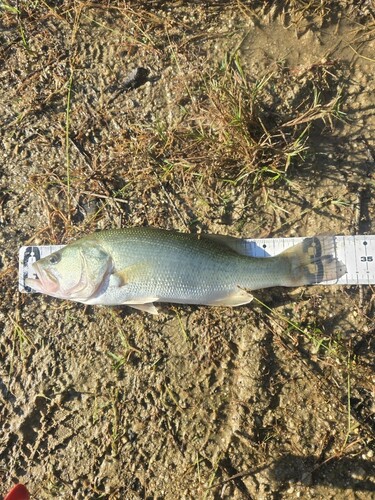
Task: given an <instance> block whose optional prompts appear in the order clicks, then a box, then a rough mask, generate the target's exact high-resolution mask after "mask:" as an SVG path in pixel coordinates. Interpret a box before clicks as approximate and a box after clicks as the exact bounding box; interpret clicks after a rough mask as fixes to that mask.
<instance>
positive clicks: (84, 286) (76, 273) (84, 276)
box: [25, 241, 113, 302]
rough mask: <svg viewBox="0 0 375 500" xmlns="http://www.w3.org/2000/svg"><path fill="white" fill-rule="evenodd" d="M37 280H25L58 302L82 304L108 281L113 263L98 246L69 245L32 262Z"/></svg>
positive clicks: (78, 243)
mask: <svg viewBox="0 0 375 500" xmlns="http://www.w3.org/2000/svg"><path fill="white" fill-rule="evenodd" d="M32 267H33V271H34V273H35V274H36V279H31V278H28V279H26V281H25V282H26V285H27V286H30V287H31V288H33V289H34V290H36V291H37V292H40V293H45V294H47V295H52V296H53V297H58V298H61V299H70V300H76V301H79V302H85V300H87V299H89V298H90V297H92V296H93V295H94V294H97V293H99V292H100V289H101V288H102V287H103V286H104V285H105V283H106V282H107V281H108V280H109V276H110V273H111V271H112V267H113V265H112V259H111V257H110V255H108V253H107V252H105V251H104V250H103V249H102V248H101V247H100V245H98V244H96V243H93V242H91V243H90V242H89V241H85V242H82V241H81V242H79V241H78V242H77V243H72V244H71V245H67V246H66V247H64V248H62V249H61V250H58V251H57V252H53V253H51V254H50V255H47V256H46V257H44V258H43V259H40V260H38V261H37V262H34V264H33V266H32Z"/></svg>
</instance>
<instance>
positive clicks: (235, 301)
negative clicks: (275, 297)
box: [206, 287, 254, 307]
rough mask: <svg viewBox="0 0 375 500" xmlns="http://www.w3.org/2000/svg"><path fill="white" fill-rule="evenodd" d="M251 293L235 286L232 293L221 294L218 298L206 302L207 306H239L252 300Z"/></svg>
mask: <svg viewBox="0 0 375 500" xmlns="http://www.w3.org/2000/svg"><path fill="white" fill-rule="evenodd" d="M253 298H254V297H253V295H251V293H249V292H247V291H246V290H243V289H242V288H239V287H238V288H237V289H236V290H233V292H232V293H230V294H228V295H226V296H225V297H223V296H221V297H220V298H217V299H214V300H212V301H210V302H206V305H207V306H232V307H236V306H241V305H243V304H248V303H249V302H251V301H252V300H253Z"/></svg>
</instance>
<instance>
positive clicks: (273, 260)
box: [26, 227, 346, 314]
mask: <svg viewBox="0 0 375 500" xmlns="http://www.w3.org/2000/svg"><path fill="white" fill-rule="evenodd" d="M239 241H240V240H238V239H236V238H232V237H230V236H219V235H193V234H183V233H177V232H173V231H166V230H163V229H156V228H149V227H134V228H128V229H113V230H108V231H99V232H97V233H93V234H91V235H88V236H85V237H83V238H81V239H78V240H76V241H74V242H73V243H70V244H69V245H67V246H66V247H64V248H62V249H61V250H59V251H57V252H54V253H52V254H51V255H48V256H47V257H44V258H43V259H41V260H39V261H37V262H35V263H34V264H33V269H34V272H35V274H36V276H37V278H36V279H27V280H26V284H27V285H28V286H30V287H31V288H33V289H34V290H36V291H38V292H40V293H45V294H47V295H51V296H53V297H58V298H61V299H69V300H74V301H76V302H82V303H84V304H101V305H119V304H126V305H128V306H131V307H133V308H135V309H140V310H142V311H147V312H149V313H152V314H157V309H156V307H155V306H154V302H175V303H180V304H204V305H210V306H239V305H242V304H247V303H248V302H250V301H251V300H252V295H251V293H250V291H251V290H256V289H259V288H267V287H272V286H287V287H295V286H300V285H311V284H316V283H320V282H321V281H326V280H335V279H338V278H340V277H341V276H342V275H343V274H345V272H346V268H345V265H344V264H343V263H342V262H340V261H338V260H337V259H336V258H335V257H334V255H333V254H334V239H333V237H317V236H315V237H313V238H306V239H304V240H303V241H302V243H300V244H298V245H295V246H293V247H291V248H289V249H288V250H285V251H284V252H282V253H280V254H279V255H277V256H275V257H268V258H257V257H249V256H245V255H243V254H242V253H241V251H240V250H239V248H240V245H238V242H239Z"/></svg>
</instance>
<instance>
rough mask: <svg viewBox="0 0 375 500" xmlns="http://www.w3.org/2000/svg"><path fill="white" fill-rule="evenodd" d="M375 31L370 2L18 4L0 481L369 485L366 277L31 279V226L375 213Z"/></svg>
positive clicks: (57, 489)
mask: <svg viewBox="0 0 375 500" xmlns="http://www.w3.org/2000/svg"><path fill="white" fill-rule="evenodd" d="M374 40H375V7H374V3H373V2H372V1H371V0H368V1H367V0H360V1H354V0H352V1H349V0H346V1H326V0H319V1H314V0H311V1H310V2H303V1H300V2H297V1H292V0H290V1H286V2H272V1H269V2H256V1H240V0H237V1H235V0H231V1H230V0H228V1H219V0H216V1H214V0H211V1H209V0H207V1H206V2H198V1H191V2H186V1H170V2H158V1H144V2H141V1H129V2H125V1H113V2H86V1H78V0H77V1H68V0H59V1H55V2H52V1H48V0H47V1H44V0H36V1H22V0H20V1H18V2H17V3H16V2H13V1H11V0H7V1H6V2H2V3H1V4H0V117H1V118H0V137H1V149H0V176H1V178H0V189H1V192H0V241H1V252H0V273H1V274H0V276H1V281H0V286H1V303H0V360H1V364H0V494H5V493H6V491H8V490H9V489H10V487H11V486H12V485H13V484H14V483H16V482H23V483H24V484H26V485H27V487H28V488H29V490H30V492H31V495H32V498H35V499H49V498H61V499H100V498H105V499H138V498H139V499H141V498H142V499H143V498H150V499H151V498H158V499H164V498H165V499H172V498H178V499H190V498H191V499H197V498H199V499H200V498H202V499H203V498H206V499H219V498H226V499H229V498H230V499H247V498H254V499H281V498H285V499H294V498H306V499H312V498H324V499H330V498H335V499H340V498H346V499H369V498H374V496H373V495H374V494H375V493H374V492H375V457H374V453H375V393H374V387H375V373H374V370H375V357H374V347H375V341H374V334H375V325H374V319H373V314H374V294H373V292H374V288H373V287H372V286H367V287H365V286H364V287H362V288H360V287H338V286H337V287H335V286H314V287H304V288H299V289H296V290H293V289H270V290H267V291H259V292H256V293H255V295H256V297H257V298H258V299H259V300H260V301H261V302H262V303H264V304H265V305H264V306H263V305H262V304H261V303H260V302H253V303H252V304H250V305H249V306H243V307H239V308H235V309H229V308H209V307H195V306H173V305H168V304H165V305H163V306H162V307H161V313H160V314H159V316H157V317H152V316H150V315H148V314H145V313H141V312H137V311H134V310H131V309H128V308H126V307H118V308H104V307H91V306H90V307H85V306H84V305H80V304H74V303H70V302H66V301H59V300H57V299H53V298H50V297H46V296H42V295H32V294H20V293H19V292H18V287H17V281H18V276H17V265H18V256H17V253H18V248H19V247H20V246H22V245H25V244H29V243H36V244H42V243H45V244H46V243H55V244H61V243H67V242H68V241H71V240H72V239H74V238H76V237H78V236H80V235H83V234H87V233H89V232H90V231H93V230H96V229H103V228H109V227H121V226H134V225H154V226H159V227H164V228H168V229H172V228H174V229H178V230H180V231H192V232H199V231H204V232H212V233H222V234H232V235H234V236H243V237H246V236H247V237H272V236H285V237H287V236H305V235H313V234H316V233H333V234H344V235H350V234H363V233H364V234H374V232H375V208H374V203H373V197H374V194H375V173H374V172H375V170H374V157H375V144H374V137H375V114H374V109H375V83H374V73H375V59H374V57H375V42H374Z"/></svg>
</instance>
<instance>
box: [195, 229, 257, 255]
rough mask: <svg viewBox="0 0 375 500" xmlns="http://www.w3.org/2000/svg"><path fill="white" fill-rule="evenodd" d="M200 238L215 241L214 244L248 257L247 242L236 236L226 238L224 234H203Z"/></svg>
mask: <svg viewBox="0 0 375 500" xmlns="http://www.w3.org/2000/svg"><path fill="white" fill-rule="evenodd" d="M199 236H200V238H202V239H206V240H209V241H213V242H214V243H216V244H218V245H221V246H223V247H226V248H228V249H229V250H232V251H233V252H235V253H237V254H239V255H247V256H249V254H248V249H247V250H246V244H245V241H244V240H243V239H242V238H235V237H234V236H226V235H223V234H201V235H199Z"/></svg>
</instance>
